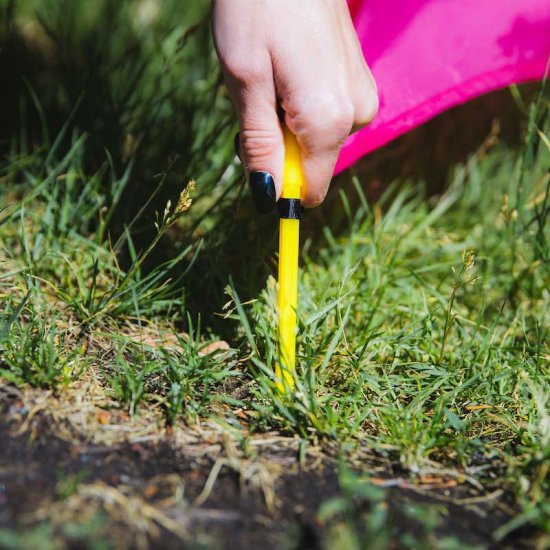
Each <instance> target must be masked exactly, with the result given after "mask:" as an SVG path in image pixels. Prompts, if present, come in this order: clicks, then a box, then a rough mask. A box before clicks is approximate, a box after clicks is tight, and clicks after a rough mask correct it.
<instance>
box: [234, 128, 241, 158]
mask: <svg viewBox="0 0 550 550" xmlns="http://www.w3.org/2000/svg"><path fill="white" fill-rule="evenodd" d="M233 145H234V146H235V153H236V155H237V156H238V157H239V160H241V134H239V132H237V133H236V134H235V137H234V138H233Z"/></svg>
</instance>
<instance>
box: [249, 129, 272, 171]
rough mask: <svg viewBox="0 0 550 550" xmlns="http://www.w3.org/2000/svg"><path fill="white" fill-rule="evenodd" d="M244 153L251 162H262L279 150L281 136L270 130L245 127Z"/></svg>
mask: <svg viewBox="0 0 550 550" xmlns="http://www.w3.org/2000/svg"><path fill="white" fill-rule="evenodd" d="M241 144H242V145H241V146H242V150H243V154H244V157H245V159H246V160H247V162H249V163H251V162H252V163H261V162H262V161H264V160H267V159H270V158H271V157H273V155H274V154H275V153H276V152H277V149H278V147H279V138H278V136H276V135H274V134H273V132H271V131H270V130H261V129H258V130H251V129H244V130H243V131H242V132H241Z"/></svg>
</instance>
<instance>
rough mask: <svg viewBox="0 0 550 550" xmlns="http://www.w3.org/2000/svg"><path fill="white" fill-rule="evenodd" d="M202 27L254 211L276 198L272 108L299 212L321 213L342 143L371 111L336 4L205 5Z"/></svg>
mask: <svg viewBox="0 0 550 550" xmlns="http://www.w3.org/2000/svg"><path fill="white" fill-rule="evenodd" d="M212 24H213V33H214V41H215V44H216V50H217V52H218V56H219V58H220V61H221V64H222V69H223V71H224V75H225V79H226V82H227V86H228V88H229V92H230V95H231V98H232V100H233V103H234V104H235V107H236V109H237V112H238V116H239V125H240V153H241V155H240V156H241V158H242V160H243V163H244V166H245V169H246V172H247V175H248V178H249V183H250V188H251V192H252V196H253V197H254V199H255V202H256V205H257V206H258V209H259V210H260V211H263V212H268V211H270V210H272V209H273V208H274V206H275V201H276V200H278V198H279V197H280V195H281V189H282V174H283V163H284V145H283V133H282V128H281V123H280V120H279V117H278V110H279V108H280V109H282V111H283V114H284V121H285V123H286V125H287V126H288V128H289V129H290V130H291V131H292V132H293V133H294V134H295V135H296V137H297V139H298V143H299V144H300V147H301V150H302V158H303V169H304V174H305V179H306V187H305V189H303V190H302V204H303V205H304V206H306V207H312V206H317V205H319V204H321V203H322V202H323V200H324V198H325V196H326V193H327V191H328V187H329V184H330V180H331V177H332V173H333V170H334V165H335V164H336V160H337V158H338V153H339V152H340V149H341V147H342V145H343V143H344V141H345V140H346V138H347V137H348V135H349V134H350V132H351V131H353V130H355V129H358V128H360V127H362V126H364V125H366V124H368V123H369V122H370V121H371V120H372V119H373V118H374V116H375V114H376V112H377V109H378V97H377V93H376V85H375V83H374V80H373V78H372V75H371V73H370V71H369V69H368V67H367V65H366V63H365V60H364V58H363V54H362V52H361V47H360V45H359V41H358V40H357V36H356V34H355V29H354V28H353V24H352V21H351V17H350V14H349V11H348V7H347V4H346V2H345V0H213V19H212Z"/></svg>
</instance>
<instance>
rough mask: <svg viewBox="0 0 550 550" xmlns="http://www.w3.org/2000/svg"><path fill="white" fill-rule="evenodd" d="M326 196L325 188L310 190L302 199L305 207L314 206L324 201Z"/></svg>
mask: <svg viewBox="0 0 550 550" xmlns="http://www.w3.org/2000/svg"><path fill="white" fill-rule="evenodd" d="M326 196H327V191H326V189H323V190H320V191H314V192H311V193H309V194H308V195H307V197H306V199H305V200H304V203H305V206H306V207H307V208H315V207H316V206H320V205H321V204H322V203H323V202H324V200H325V198H326Z"/></svg>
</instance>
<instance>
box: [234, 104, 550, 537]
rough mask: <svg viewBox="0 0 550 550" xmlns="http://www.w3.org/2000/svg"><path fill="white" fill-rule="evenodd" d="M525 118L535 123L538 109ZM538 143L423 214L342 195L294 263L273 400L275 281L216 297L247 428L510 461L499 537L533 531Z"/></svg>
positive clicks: (541, 430)
mask: <svg viewBox="0 0 550 550" xmlns="http://www.w3.org/2000/svg"><path fill="white" fill-rule="evenodd" d="M536 109H539V111H540V110H541V109H542V111H543V112H542V113H541V115H540V117H539V119H540V120H544V110H545V109H547V105H546V104H544V103H543V104H542V105H539V106H538V107H536V106H534V107H533V110H534V111H535V110H536ZM533 116H534V115H533ZM540 135H544V134H542V131H541V132H540V133H537V132H531V133H528V135H527V145H526V147H527V148H528V149H529V148H531V149H533V148H535V149H537V150H538V152H537V154H536V155H533V156H530V157H528V159H529V160H527V157H526V156H525V155H523V156H521V157H520V158H519V160H518V159H517V158H514V156H513V155H512V154H510V153H508V152H505V151H502V150H496V151H495V152H494V153H492V154H489V155H487V156H486V157H485V158H483V159H478V158H476V157H475V156H474V157H473V158H471V159H470V161H469V162H468V164H467V165H466V166H464V167H459V168H458V169H457V173H456V177H455V180H454V182H453V183H452V184H451V185H450V187H449V189H448V191H447V192H446V193H445V194H444V195H443V196H441V197H440V198H439V199H438V201H437V203H435V204H433V205H432V206H430V205H428V204H427V203H426V201H424V200H423V199H422V197H421V196H418V194H413V193H412V192H411V191H410V190H404V191H401V192H399V193H398V194H397V197H395V194H394V193H393V191H392V190H390V191H389V192H388V194H387V195H386V197H383V198H382V199H381V201H380V204H378V205H374V206H372V205H369V204H368V203H367V201H366V200H365V197H364V196H363V194H362V191H361V189H360V187H359V186H358V185H356V188H355V191H356V193H357V197H356V198H355V199H354V200H350V198H349V197H348V196H346V195H344V194H342V195H341V200H342V208H343V209H344V211H346V212H347V213H348V222H349V231H348V232H347V233H346V234H343V235H334V234H332V233H331V231H330V228H328V227H327V228H325V229H324V231H325V241H326V242H325V245H324V246H322V247H321V250H320V253H319V255H318V257H316V258H305V265H304V268H303V272H302V277H301V283H300V285H301V286H300V302H301V305H300V317H301V321H300V342H301V344H300V348H299V365H300V366H299V370H298V372H297V373H296V392H295V394H294V395H292V396H281V394H280V392H279V391H278V390H277V388H276V385H275V381H274V376H273V374H272V373H273V370H274V365H275V363H276V361H277V351H276V334H275V330H274V327H275V325H274V304H275V285H274V283H273V282H268V285H267V289H266V291H265V292H264V293H263V294H262V296H260V297H259V298H258V299H257V300H255V301H254V302H253V303H251V304H248V305H245V304H242V303H241V302H240V301H239V298H238V295H237V294H236V293H235V290H234V289H230V293H231V295H232V299H233V308H232V309H230V311H229V313H228V316H229V317H232V318H235V319H236V320H238V322H239V323H240V324H241V325H242V326H243V327H244V329H243V332H244V334H243V336H244V337H245V341H246V342H247V347H248V349H249V350H250V353H251V357H250V359H249V369H250V371H251V373H253V376H254V378H255V380H256V381H257V386H256V388H255V389H253V390H252V392H253V399H252V401H251V403H250V407H251V408H252V409H254V410H255V411H256V413H255V416H254V415H253V417H254V418H255V422H256V425H257V426H258V428H262V427H266V426H273V425H276V426H278V427H279V428H280V429H283V430H285V431H289V432H294V433H298V434H299V435H300V436H301V437H302V438H304V439H307V440H309V439H311V438H314V439H317V438H324V437H327V436H328V437H330V438H336V439H337V440H339V441H340V442H342V441H351V442H353V441H355V442H356V443H355V444H356V445H357V444H358V441H359V440H360V441H362V442H363V443H364V442H368V444H369V445H370V446H372V447H373V448H375V449H378V451H379V452H380V453H383V454H385V455H388V456H393V457H396V458H398V459H399V460H400V461H401V463H402V465H403V466H404V467H405V468H406V469H407V470H409V471H411V472H418V473H422V472H423V471H426V470H427V469H430V468H433V467H443V465H452V467H453V468H458V470H460V471H462V472H467V471H470V469H473V470H475V466H474V461H473V459H472V457H473V456H486V457H498V460H500V461H502V463H503V464H506V465H508V466H507V468H508V473H507V474H506V475H505V476H504V477H503V478H501V479H500V483H501V484H503V485H504V486H506V487H508V488H510V489H512V490H514V491H515V492H516V494H517V497H518V502H519V503H521V506H522V507H523V509H524V510H525V512H524V513H525V515H523V516H520V517H518V519H517V520H516V523H513V524H511V525H510V526H509V527H510V529H515V528H517V527H518V525H520V524H522V522H527V521H532V520H534V521H535V522H537V523H538V524H539V525H541V526H542V527H543V528H544V529H547V525H548V523H547V522H548V515H547V510H546V505H545V500H547V498H548V484H547V478H548V476H547V475H546V466H545V464H546V463H547V461H548V456H547V453H548V450H547V442H546V439H547V438H546V437H545V436H544V434H545V433H546V431H547V430H546V424H547V416H548V396H547V390H546V388H547V387H548V385H549V383H550V370H549V368H548V354H549V347H548V342H549V332H548V313H547V312H548V310H549V309H550V295H549V294H548V280H549V277H550V271H549V260H550V258H549V256H548V250H547V247H546V245H545V244H544V243H546V242H547V239H548V233H549V228H548V224H547V223H546V222H545V220H546V219H547V214H543V213H541V208H543V209H546V210H545V211H548V205H547V201H546V198H547V196H548V192H549V189H550V178H549V177H548V173H547V171H546V166H547V165H548V158H549V152H548V150H547V148H542V147H539V146H536V147H535V146H534V145H533V142H536V143H538V141H539V139H540ZM518 186H520V187H521V189H522V191H521V193H522V194H521V195H518V194H517V192H516V189H517V188H518ZM489 190H490V191H489ZM392 195H393V197H392ZM514 196H515V197H516V199H515V202H516V204H515V206H511V199H510V197H514ZM389 197H392V200H391V201H389V200H388V199H389ZM352 203H353V204H356V205H358V206H357V207H355V210H353V209H352V207H351V204H352ZM542 205H546V206H542ZM382 211H384V214H383V215H379V213H380V212H382ZM305 223H307V220H306V222H305ZM541 224H542V225H541ZM306 249H307V245H306ZM352 444H353V443H352ZM520 472H521V473H520ZM518 477H519V478H520V479H521V480H522V481H521V482H520V483H519V484H518V482H517V479H518ZM486 481H488V482H489V480H486ZM491 483H492V482H491ZM521 484H523V485H521ZM520 485H521V486H520ZM527 487H528V488H529V490H528V491H527V493H528V494H529V495H530V497H528V498H525V496H524V495H525V493H526V488H527ZM507 532H508V531H506V530H503V531H502V532H501V533H500V534H497V535H498V536H504V534H505V533H507Z"/></svg>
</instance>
